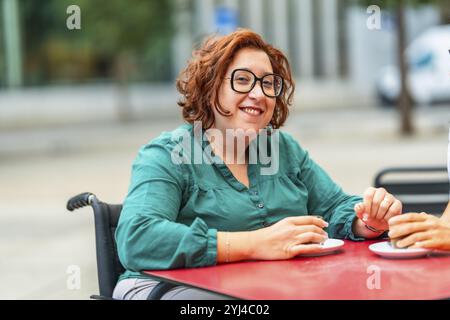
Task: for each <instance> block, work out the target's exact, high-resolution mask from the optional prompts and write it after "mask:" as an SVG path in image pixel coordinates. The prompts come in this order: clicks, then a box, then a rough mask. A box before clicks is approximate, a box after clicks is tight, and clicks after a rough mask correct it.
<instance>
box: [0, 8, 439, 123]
mask: <svg viewBox="0 0 450 320" xmlns="http://www.w3.org/2000/svg"><path fill="white" fill-rule="evenodd" d="M0 1H1V6H0V10H1V11H0V17H1V18H0V19H1V26H2V27H1V29H0V42H1V44H0V113H2V112H3V116H5V115H9V116H11V115H13V114H14V113H18V114H20V110H27V112H28V111H30V109H31V108H30V107H29V106H26V104H27V102H26V101H28V100H29V99H33V100H34V101H33V103H35V104H39V100H40V99H39V98H37V99H36V97H38V96H39V95H40V94H42V92H44V91H45V90H46V88H49V87H50V88H51V90H47V91H45V92H47V95H46V98H45V99H43V101H47V102H48V103H47V105H50V106H52V107H50V109H49V110H51V111H49V112H48V114H49V115H50V114H53V113H54V112H55V110H56V112H57V111H58V110H60V109H61V110H63V109H64V107H59V102H58V101H59V100H58V99H59V96H58V92H59V91H58V89H56V90H55V89H54V88H55V86H56V87H57V86H59V85H65V86H67V85H69V86H77V88H74V90H73V92H77V93H76V94H74V95H73V96H72V97H71V98H70V99H68V100H69V102H68V103H67V105H70V106H71V108H74V107H75V106H76V105H77V104H79V105H80V106H79V108H78V110H81V111H82V110H88V107H86V104H89V102H88V101H89V100H88V98H90V97H91V96H90V94H91V92H92V91H90V90H89V89H86V90H84V89H83V88H84V87H91V88H92V87H94V88H96V89H94V91H95V92H97V94H100V95H101V94H102V92H103V95H104V96H103V98H101V97H100V99H97V100H99V101H100V102H101V101H103V102H104V106H103V107H96V108H95V110H99V115H102V114H105V112H106V110H108V108H109V109H111V112H112V113H115V114H119V115H120V114H126V113H127V112H130V110H128V111H127V109H133V110H132V111H131V112H134V113H136V112H141V111H142V110H145V109H146V108H147V106H148V105H151V106H152V108H156V107H157V106H156V104H159V105H160V106H161V110H163V109H166V108H167V106H168V105H169V104H170V103H171V101H172V104H175V101H174V98H173V96H174V94H175V91H174V83H173V81H174V79H175V78H176V76H177V74H178V73H179V71H181V69H182V68H183V67H184V66H185V65H186V62H187V60H188V59H189V57H190V55H191V52H192V49H193V48H194V47H195V46H197V45H198V44H199V43H200V42H201V41H202V40H203V39H204V37H205V36H207V35H210V34H212V33H227V32H230V31H232V30H234V29H235V28H237V27H244V28H250V29H252V30H255V31H256V32H258V33H260V34H261V35H262V36H263V37H264V38H265V39H266V40H267V41H269V42H271V43H273V44H274V45H275V46H277V47H279V48H281V49H282V50H283V51H284V52H285V53H286V54H287V56H288V58H289V60H290V62H291V66H292V68H293V72H294V75H295V77H296V79H297V81H298V83H300V85H301V86H302V87H303V88H304V90H302V93H303V97H305V96H306V97H309V98H306V100H303V101H302V102H303V105H305V104H306V105H307V104H310V105H314V106H316V105H321V104H329V103H331V102H332V101H342V99H339V98H342V97H343V96H345V95H346V94H347V93H348V94H350V95H352V94H354V93H355V92H358V94H360V97H361V99H363V100H364V97H368V96H370V95H371V94H372V90H373V84H374V80H375V77H376V73H377V70H378V69H379V68H380V67H382V66H383V65H386V64H392V63H393V64H395V63H396V54H395V50H396V35H395V28H396V27H395V19H394V17H393V14H392V13H391V12H390V11H389V10H388V9H387V8H383V7H380V9H381V15H380V17H381V24H380V28H379V29H375V30H370V29H369V28H368V27H367V20H368V19H369V17H370V15H371V13H370V12H367V8H366V6H363V5H362V4H360V3H358V1H351V0H276V1H274V0H245V1H238V0H151V1H145V0H130V1H126V2H124V1H120V0H109V1H106V0H96V1H86V0H73V1H66V0H48V1H45V2H43V3H41V2H36V1H33V0H0ZM44 4H45V5H44ZM71 4H76V5H78V6H79V7H80V10H81V30H68V29H67V28H66V19H67V18H68V16H69V15H68V14H67V13H66V8H67V7H68V6H69V5H71ZM439 23H442V14H441V12H440V9H439V7H438V6H436V5H427V6H420V7H408V10H407V36H408V39H409V40H411V39H413V38H414V37H415V36H417V34H418V33H420V32H421V31H423V30H425V29H426V28H428V27H430V26H433V25H437V24H439ZM40 28H41V29H40ZM161 84H162V86H164V87H165V89H159V87H161ZM80 86H81V87H80ZM148 86H153V87H156V88H157V89H156V90H148ZM29 87H31V89H30V90H29V91H28V92H25V93H24V92H23V89H22V90H19V92H18V91H17V90H16V91H14V92H13V93H11V91H9V90H7V89H9V88H29ZM80 88H81V89H80ZM114 88H118V90H115V89H114ZM120 88H122V89H123V88H126V90H121V89H120ZM43 90H44V91H43ZM65 90H66V91H65V93H64V94H65V96H66V97H67V94H68V95H69V96H70V92H71V91H72V90H67V88H65ZM83 90H84V91H83ZM91 90H92V89H91ZM102 90H103V91H102ZM305 91H307V92H305ZM344 91H345V92H344ZM83 92H86V94H83ZM155 92H156V93H155ZM55 93H56V95H54V94H55ZM52 94H53V95H52ZM155 94H156V95H159V97H155ZM83 95H85V96H86V98H83ZM161 95H165V97H162V96H161ZM336 95H338V97H339V98H338V99H336ZM320 97H325V98H328V99H329V101H326V102H323V103H322V102H321V101H320V100H317V99H319V98H320ZM354 98H355V97H354V96H351V97H350V98H349V99H348V100H349V101H352V100H355V99H354ZM308 99H309V100H308ZM314 99H316V100H314ZM312 100H314V101H312ZM77 101H78V102H77ZM97 102H98V101H97ZM342 103H346V102H345V101H343V102H342ZM18 105H21V107H20V106H19V107H18ZM100 105H102V103H100ZM124 105H128V106H125V107H124ZM108 106H109V107H108ZM35 108H45V106H39V107H35ZM67 108H68V107H67ZM67 108H66V109H67ZM6 109H8V110H9V111H6ZM75 109H77V108H76V107H75ZM124 109H125V111H123V110H124ZM2 110H3V111H2ZM89 110H90V111H91V112H92V108H90V109H89ZM121 110H122V111H121ZM73 112H76V111H72V113H73ZM161 112H163V111H161ZM44 114H45V113H44ZM44 117H45V115H44ZM114 117H115V116H114V115H112V116H111V118H114ZM106 118H108V115H106ZM125 118H126V116H125ZM0 125H1V123H0Z"/></svg>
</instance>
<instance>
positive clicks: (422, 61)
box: [376, 25, 450, 105]
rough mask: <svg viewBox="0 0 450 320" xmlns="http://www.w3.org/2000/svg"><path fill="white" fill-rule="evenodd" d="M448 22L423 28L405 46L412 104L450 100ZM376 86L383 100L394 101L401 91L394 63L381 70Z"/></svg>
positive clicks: (449, 27) (386, 101) (449, 30)
mask: <svg viewBox="0 0 450 320" xmlns="http://www.w3.org/2000/svg"><path fill="white" fill-rule="evenodd" d="M449 50H450V25H442V26H436V27H432V28H430V29H428V30H427V31H425V32H423V33H422V34H421V35H420V36H419V37H417V38H416V39H415V40H414V41H413V42H412V43H411V44H410V45H409V46H408V48H407V49H406V51H405V55H406V59H407V63H408V68H409V70H408V85H409V91H410V94H411V97H412V99H413V101H414V103H415V104H419V105H426V104H431V103H436V102H443V101H450V52H449ZM376 90H377V94H378V96H379V98H380V99H381V101H382V102H383V103H384V104H393V103H395V102H396V101H397V99H398V97H399V94H400V73H399V69H398V67H397V66H386V67H384V68H382V69H381V70H380V74H379V75H378V77H377V81H376Z"/></svg>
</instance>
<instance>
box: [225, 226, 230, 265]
mask: <svg viewBox="0 0 450 320" xmlns="http://www.w3.org/2000/svg"><path fill="white" fill-rule="evenodd" d="M225 244H226V246H227V252H226V256H225V262H227V263H228V262H230V233H229V232H227V238H226V241H225Z"/></svg>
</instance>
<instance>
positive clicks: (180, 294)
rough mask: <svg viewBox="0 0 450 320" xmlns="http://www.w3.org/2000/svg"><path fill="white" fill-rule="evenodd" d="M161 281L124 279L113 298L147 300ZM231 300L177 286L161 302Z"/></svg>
mask: <svg viewBox="0 0 450 320" xmlns="http://www.w3.org/2000/svg"><path fill="white" fill-rule="evenodd" d="M158 283H159V281H156V280H152V279H137V278H130V279H124V280H122V281H119V283H117V285H116V287H115V288H114V292H113V298H114V299H120V300H146V299H147V297H148V295H149V294H150V292H151V291H152V289H153V288H154V287H155V286H156V285H157V284H158ZM228 299H229V298H227V297H225V296H221V295H218V294H214V293H211V292H208V291H204V290H201V289H194V288H189V287H185V286H176V287H174V288H172V289H170V290H169V291H168V292H167V293H165V294H164V295H163V296H162V297H161V300H228Z"/></svg>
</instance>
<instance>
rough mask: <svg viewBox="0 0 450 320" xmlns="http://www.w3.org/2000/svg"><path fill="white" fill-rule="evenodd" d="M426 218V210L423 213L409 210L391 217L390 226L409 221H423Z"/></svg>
mask: <svg viewBox="0 0 450 320" xmlns="http://www.w3.org/2000/svg"><path fill="white" fill-rule="evenodd" d="M425 220H427V214H425V213H424V212H422V213H416V212H408V213H404V214H402V215H399V216H395V217H393V218H391V219H389V226H394V225H398V224H402V223H408V222H421V221H425Z"/></svg>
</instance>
